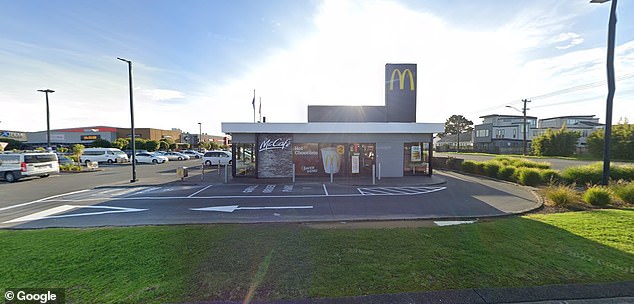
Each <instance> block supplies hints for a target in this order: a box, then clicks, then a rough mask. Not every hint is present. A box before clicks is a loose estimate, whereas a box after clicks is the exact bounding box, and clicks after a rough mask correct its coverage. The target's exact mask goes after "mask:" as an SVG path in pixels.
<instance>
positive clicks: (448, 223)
mask: <svg viewBox="0 0 634 304" xmlns="http://www.w3.org/2000/svg"><path fill="white" fill-rule="evenodd" d="M475 222H476V221H434V224H436V225H437V226H453V225H462V224H473V223H475Z"/></svg>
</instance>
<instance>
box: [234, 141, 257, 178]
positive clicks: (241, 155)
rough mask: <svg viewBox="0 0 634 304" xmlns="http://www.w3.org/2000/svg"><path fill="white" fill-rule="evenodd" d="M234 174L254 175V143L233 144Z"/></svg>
mask: <svg viewBox="0 0 634 304" xmlns="http://www.w3.org/2000/svg"><path fill="white" fill-rule="evenodd" d="M233 148H234V152H233V154H234V155H235V158H236V160H235V163H236V169H235V170H236V172H235V175H236V176H255V173H256V170H255V168H256V167H255V164H256V155H255V144H234V146H233Z"/></svg>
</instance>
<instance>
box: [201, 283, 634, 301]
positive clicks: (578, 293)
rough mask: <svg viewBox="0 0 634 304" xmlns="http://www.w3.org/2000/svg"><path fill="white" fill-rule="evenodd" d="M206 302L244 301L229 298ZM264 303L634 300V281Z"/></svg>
mask: <svg viewBox="0 0 634 304" xmlns="http://www.w3.org/2000/svg"><path fill="white" fill-rule="evenodd" d="M198 303H199V304H202V303H205V304H207V303H209V304H211V303H227V304H228V303H241V302H229V301H224V302H223V301H217V302H198ZM251 303H262V304H265V303H266V304H274V303H275V304H291V303H298V304H398V303H408V304H418V303H421V304H422V303H456V304H475V303H524V304H529V303H540V304H554V303H562V304H563V303H569V304H573V303H574V304H591V303H592V304H599V303H601V304H603V303H634V281H626V282H616V283H603V284H566V285H547V286H535V287H521V288H476V289H462V290H446V291H432V292H420V293H419V292H411V293H397V294H381V295H369V296H359V297H344V298H322V299H297V300H289V301H253V302H251Z"/></svg>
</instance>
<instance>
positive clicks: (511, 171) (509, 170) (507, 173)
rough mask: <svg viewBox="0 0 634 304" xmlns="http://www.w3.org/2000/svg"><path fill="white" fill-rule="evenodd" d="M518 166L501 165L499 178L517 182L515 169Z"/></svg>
mask: <svg viewBox="0 0 634 304" xmlns="http://www.w3.org/2000/svg"><path fill="white" fill-rule="evenodd" d="M516 169H517V168H515V167H513V166H506V167H500V169H499V170H498V178H499V179H503V180H506V181H510V182H515V181H516V179H515V170H516Z"/></svg>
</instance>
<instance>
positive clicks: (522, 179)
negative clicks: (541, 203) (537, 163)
mask: <svg viewBox="0 0 634 304" xmlns="http://www.w3.org/2000/svg"><path fill="white" fill-rule="evenodd" d="M515 176H516V178H517V181H518V182H519V183H520V184H522V185H525V186H539V185H540V184H541V182H542V177H541V175H540V174H539V170H538V169H535V168H518V169H517V170H516V171H515Z"/></svg>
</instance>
